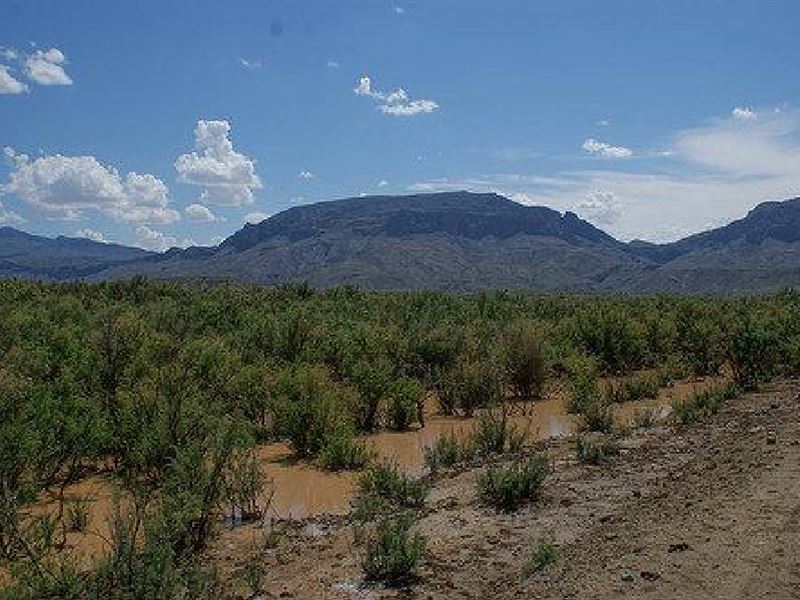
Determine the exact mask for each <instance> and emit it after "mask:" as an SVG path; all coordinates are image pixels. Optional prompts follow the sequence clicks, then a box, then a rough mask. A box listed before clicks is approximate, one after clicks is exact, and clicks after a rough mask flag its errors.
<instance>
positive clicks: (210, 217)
mask: <svg viewBox="0 0 800 600" xmlns="http://www.w3.org/2000/svg"><path fill="white" fill-rule="evenodd" d="M183 212H184V213H186V218H187V219H189V220H190V221H194V222H195V223H213V222H214V221H222V220H224V219H223V218H222V217H218V216H217V215H215V214H214V213H213V212H211V210H210V209H209V208H208V207H207V206H203V205H202V204H190V205H189V206H187V207H186V208H184V209H183Z"/></svg>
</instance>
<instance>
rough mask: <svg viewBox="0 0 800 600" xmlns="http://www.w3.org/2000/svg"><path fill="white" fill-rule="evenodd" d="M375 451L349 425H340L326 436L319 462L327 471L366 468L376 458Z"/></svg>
mask: <svg viewBox="0 0 800 600" xmlns="http://www.w3.org/2000/svg"><path fill="white" fill-rule="evenodd" d="M374 456H375V451H374V450H373V449H372V448H370V447H369V446H367V444H366V443H365V442H363V441H360V440H358V438H357V437H356V436H355V434H354V433H353V431H352V429H351V428H350V427H347V426H339V427H337V428H336V429H335V430H334V431H332V432H331V433H329V434H328V435H327V436H326V437H325V442H324V443H323V446H322V448H321V449H320V451H319V455H318V458H317V462H318V463H319V464H320V466H321V467H322V468H323V469H325V470H326V471H342V470H356V469H362V468H364V467H365V466H366V465H367V464H369V462H370V461H371V460H372V459H373V458H374Z"/></svg>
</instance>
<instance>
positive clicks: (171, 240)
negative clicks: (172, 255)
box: [133, 225, 194, 252]
mask: <svg viewBox="0 0 800 600" xmlns="http://www.w3.org/2000/svg"><path fill="white" fill-rule="evenodd" d="M133 235H134V239H135V240H136V245H137V246H139V247H140V248H144V249H145V250H154V251H156V252H164V251H165V250H169V249H170V248H176V247H177V248H188V247H189V246H193V245H194V240H192V239H190V238H184V239H182V240H180V241H178V239H177V238H176V237H174V236H171V235H167V234H166V233H164V232H163V231H157V230H155V229H151V228H150V227H148V226H147V225H139V226H138V227H137V228H136V229H134V230H133Z"/></svg>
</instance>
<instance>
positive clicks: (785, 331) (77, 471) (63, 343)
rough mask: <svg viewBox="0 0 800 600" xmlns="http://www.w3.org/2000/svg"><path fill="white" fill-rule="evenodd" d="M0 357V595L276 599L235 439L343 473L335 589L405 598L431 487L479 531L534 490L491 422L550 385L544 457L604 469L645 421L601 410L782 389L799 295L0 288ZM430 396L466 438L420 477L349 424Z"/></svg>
mask: <svg viewBox="0 0 800 600" xmlns="http://www.w3.org/2000/svg"><path fill="white" fill-rule="evenodd" d="M0 357H1V358H0V586H2V591H0V598H8V599H12V598H13V599H17V598H19V599H26V598H31V599H34V598H64V599H66V598H73V599H84V598H85V599H89V598H98V599H99V598H110V599H119V600H122V599H125V600H127V599H136V598H158V599H165V600H171V599H176V598H248V597H258V596H259V595H260V594H263V595H269V594H272V593H275V595H277V594H278V593H279V591H280V590H278V589H276V586H277V585H278V584H276V583H275V582H274V579H273V578H272V577H270V576H269V574H268V573H266V572H265V569H266V566H265V565H266V564H267V562H268V561H267V560H266V559H265V554H264V553H265V552H267V553H270V554H269V555H270V556H275V555H279V554H280V552H281V548H282V547H283V546H282V545H283V544H287V543H288V545H289V547H291V548H296V545H295V544H296V538H291V537H288V538H286V539H283V538H282V536H289V534H288V533H286V532H287V531H290V530H291V528H292V527H294V525H297V526H298V527H299V525H298V524H294V525H292V524H288V525H287V524H284V525H283V526H274V524H268V523H267V518H266V517H267V514H268V508H269V499H270V494H271V493H274V492H275V490H274V489H272V487H271V486H272V483H271V482H270V481H268V480H267V479H266V478H265V477H264V474H263V471H262V469H261V468H260V464H259V452H258V449H259V448H260V447H263V446H264V445H267V444H272V443H275V442H282V443H285V444H288V447H289V448H290V449H291V452H292V454H293V456H292V460H293V461H297V463H298V464H303V465H306V466H309V467H310V468H314V469H319V470H326V471H358V472H360V474H359V475H358V493H357V495H356V497H355V499H354V501H353V506H352V511H351V513H350V514H349V515H347V517H345V518H344V521H343V522H344V523H346V524H347V527H348V529H347V531H348V536H349V537H348V538H347V545H346V547H340V546H341V545H342V544H343V542H342V539H343V538H341V536H340V537H339V538H336V539H337V540H338V541H337V542H336V544H339V545H338V546H337V550H336V552H337V553H338V554H342V553H344V554H347V555H352V556H357V557H358V565H359V568H360V574H359V579H358V582H357V583H356V584H353V585H358V586H361V585H364V586H370V588H371V589H391V586H403V587H407V588H409V589H411V590H414V589H417V588H418V587H419V586H424V585H425V581H426V578H429V574H430V573H431V572H432V570H434V571H435V568H434V566H435V564H434V563H432V562H431V561H432V560H433V559H432V558H431V557H432V556H435V555H436V548H437V543H438V541H437V539H435V538H432V537H431V533H433V534H435V533H436V531H437V530H436V529H435V528H434V529H432V530H430V531H428V532H427V535H426V534H425V533H423V532H422V531H421V528H420V522H421V519H424V518H425V515H426V514H427V513H426V511H430V510H432V505H431V502H432V500H431V498H435V497H436V493H435V488H436V486H437V485H439V483H441V482H442V481H451V482H453V481H463V478H464V477H469V481H470V485H471V486H472V488H473V489H474V495H475V498H476V501H475V504H474V506H472V507H471V508H470V510H474V511H482V512H481V513H480V514H492V515H501V516H500V517H498V518H501V519H509V518H514V517H513V515H515V514H517V513H518V511H520V510H523V511H524V510H530V507H531V506H536V505H537V503H538V502H542V498H543V497H546V496H547V493H548V491H547V490H548V486H549V485H550V482H551V480H553V479H554V477H556V476H555V475H554V473H555V472H556V471H557V469H556V468H555V466H554V463H553V460H554V459H553V456H552V455H551V454H549V453H548V452H547V449H546V446H547V444H546V443H544V444H543V443H541V441H535V440H532V439H530V438H529V437H528V436H526V433H525V432H524V431H521V430H520V429H519V428H517V427H515V425H514V422H513V419H512V418H511V416H510V415H511V414H512V412H513V411H514V410H519V407H520V406H523V407H524V406H526V405H530V403H535V402H537V401H540V400H541V399H542V398H543V397H544V396H545V395H546V394H547V393H548V391H549V390H551V389H553V388H555V387H557V388H558V389H562V390H564V391H565V392H564V396H565V398H564V402H565V404H566V408H567V410H569V412H571V413H573V414H574V415H576V418H577V419H578V420H579V422H580V424H581V432H580V434H579V435H577V436H575V439H570V440H568V443H569V446H568V447H566V450H565V448H562V450H563V451H566V452H568V454H569V456H570V460H574V461H575V462H576V463H578V464H580V465H581V466H582V468H586V469H604V468H608V465H609V464H613V463H614V461H615V460H622V459H620V458H619V455H620V452H621V450H624V449H625V446H626V443H627V442H626V437H625V436H626V434H627V433H628V431H627V430H629V429H630V428H638V429H643V430H644V429H648V428H652V427H654V426H658V425H660V424H663V417H662V416H659V415H655V414H650V413H645V412H643V413H641V414H637V416H636V419H635V420H634V422H633V424H631V425H627V426H625V427H623V426H622V424H621V423H619V422H618V421H617V420H615V416H614V415H615V412H614V409H615V407H617V406H620V405H624V404H627V403H631V402H636V401H639V400H641V399H643V398H652V397H655V396H656V395H657V394H658V392H659V390H661V389H663V388H665V387H668V386H671V385H674V384H675V383H676V382H679V381H686V380H692V379H697V378H713V377H716V378H720V381H722V382H723V383H720V384H719V385H714V386H711V387H707V388H704V389H703V390H702V391H699V392H698V393H696V394H693V395H692V396H691V397H687V398H682V399H680V400H679V401H676V402H675V403H674V405H673V406H672V407H671V409H670V411H669V412H670V416H669V421H670V426H671V427H675V428H686V427H690V426H692V425H693V424H696V423H701V422H703V421H705V420H707V419H709V418H710V417H712V416H714V415H716V414H717V413H718V412H719V411H720V410H722V409H723V407H724V406H725V405H726V403H728V402H730V401H732V400H733V399H734V398H737V397H739V396H740V395H741V394H742V393H745V392H752V391H755V390H757V389H759V388H760V387H762V386H764V385H766V384H769V383H770V382H771V381H773V380H778V379H780V380H787V379H790V378H792V377H795V376H797V375H800V295H798V294H797V293H794V292H789V291H787V292H782V293H777V294H773V295H768V296H757V297H735V298H734V297H706V298H700V297H668V296H652V297H625V296H602V297H599V296H575V295H552V296H534V295H529V294H525V293H521V292H502V291H498V292H485V293H480V294H472V295H448V294H445V293H427V292H414V293H382V294H378V293H369V292H363V291H360V290H358V289H356V288H353V287H340V288H334V289H329V290H326V291H322V292H320V291H316V290H314V289H312V288H311V287H308V286H305V285H292V286H284V287H279V288H260V287H248V286H233V285H215V286H204V285H201V284H191V285H190V284H179V283H155V282H150V281H147V280H145V279H141V278H135V279H132V280H129V281H122V282H113V283H100V284H82V283H70V284H67V283H64V284H43V283H34V282H22V281H3V282H0ZM432 402H433V403H435V411H436V412H437V413H439V414H444V415H450V416H454V417H459V418H463V419H472V420H473V421H474V423H475V424H474V427H473V428H472V429H471V433H470V435H469V436H467V437H466V438H457V437H455V436H453V437H448V436H444V437H441V438H439V439H438V440H436V441H435V443H433V444H432V445H431V446H430V447H429V448H426V450H425V462H426V468H425V472H424V474H422V475H421V476H419V474H414V475H412V474H409V473H406V472H404V471H403V469H401V468H399V467H398V466H397V465H395V464H392V463H389V462H384V461H382V460H381V459H380V458H378V456H377V454H376V452H375V450H374V448H373V446H372V445H370V444H369V443H367V441H366V440H367V437H366V436H367V434H371V433H374V432H377V431H382V430H392V431H398V432H403V431H409V430H412V429H414V430H418V429H420V428H424V427H425V420H426V419H425V417H426V415H430V411H426V410H425V407H426V406H430V405H431V403H432ZM473 471H474V473H473ZM98 474H102V475H103V477H104V478H105V479H106V480H108V481H111V482H113V485H114V490H115V492H114V498H113V502H112V503H111V505H110V507H107V515H106V520H107V521H108V527H107V528H106V529H104V531H103V532H94V533H93V534H94V535H97V536H99V537H101V538H102V540H101V542H102V543H100V544H98V545H97V546H98V547H99V548H101V549H102V551H100V552H98V553H96V554H95V555H93V556H91V557H87V556H86V555H85V554H83V553H81V552H78V551H77V549H76V544H75V539H76V534H78V533H81V532H85V531H86V530H87V524H88V523H89V521H90V516H91V513H92V511H93V506H92V503H91V501H90V500H89V499H81V498H79V497H76V496H75V494H74V493H71V491H72V490H75V489H80V485H81V484H86V482H87V481H90V480H91V478H92V477H95V476H97V475H98ZM459 478H460V479H459ZM445 485H451V484H445ZM432 490H433V491H432ZM68 492H69V493H68ZM44 497H48V498H51V499H53V501H52V502H49V503H47V507H48V508H47V510H39V509H37V507H40V506H41V504H42V503H41V502H40V501H41V499H42V498H44ZM519 514H521V513H519ZM520 518H521V517H520ZM231 527H234V528H241V529H239V531H243V530H244V529H245V528H249V529H248V530H249V531H250V530H252V529H253V528H254V527H257V528H258V529H259V531H260V532H261V534H263V535H261V537H260V538H259V542H258V543H259V551H258V552H253V551H252V547H251V546H250V545H248V547H247V551H246V552H245V550H244V549H242V551H241V552H234V553H233V554H235V555H236V560H231V558H230V553H226V552H222V551H221V550H220V548H221V547H222V546H221V543H220V540H221V537H220V536H225V535H229V534H230V528H231ZM429 529H430V528H429ZM282 532H283V533H282ZM501 537H502V536H501ZM227 539H228V541H229V542H230V543H240V542H242V538H241V536H239V537H237V536H236V535H233V536H230V535H229V538H227ZM287 540H289V541H288V542H287ZM557 540H559V534H558V532H554V535H553V536H542V537H541V538H540V539H536V540H531V543H530V545H529V546H528V547H520V548H518V552H519V553H520V555H525V556H527V557H528V558H527V560H526V562H525V564H524V565H523V566H522V567H521V570H520V575H519V576H520V577H534V578H535V577H539V576H540V574H542V573H546V572H547V570H548V569H551V568H556V567H558V565H559V562H560V561H561V556H560V553H559V548H558V544H557V543H556V541H557ZM248 543H250V542H248ZM498 543H502V540H500V541H498ZM338 554H337V555H338ZM243 557H247V560H244V558H243ZM336 560H341V559H336ZM432 565H433V566H432ZM551 565H554V566H551ZM523 572H524V573H525V575H522V573H523ZM307 584H308V583H307ZM320 585H322V584H320ZM386 586H389V587H386ZM331 589H333V588H331V587H330V585H329V584H327V583H326V584H325V585H324V589H322V588H319V589H316V590H315V591H316V592H317V593H318V595H319V596H320V597H324V596H325V593H327V592H326V590H327V591H330V590H331ZM336 589H339V588H336ZM306 593H310V592H309V590H308V589H306Z"/></svg>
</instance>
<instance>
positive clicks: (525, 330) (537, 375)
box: [504, 321, 547, 398]
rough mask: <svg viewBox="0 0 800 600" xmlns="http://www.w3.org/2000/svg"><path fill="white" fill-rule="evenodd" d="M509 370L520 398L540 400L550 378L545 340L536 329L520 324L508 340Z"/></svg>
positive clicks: (514, 388) (506, 369)
mask: <svg viewBox="0 0 800 600" xmlns="http://www.w3.org/2000/svg"><path fill="white" fill-rule="evenodd" d="M504 359H505V361H504V362H505V371H506V376H507V377H508V381H509V383H510V384H511V387H512V389H513V390H514V393H515V394H516V396H517V397H520V398H540V397H541V395H542V392H543V390H544V384H545V381H546V378H547V367H546V364H545V358H544V352H543V350H542V341H541V339H540V338H539V336H538V335H537V333H536V331H535V329H534V328H533V326H532V325H531V324H530V323H528V322H526V321H518V322H516V323H514V324H513V325H512V326H511V327H509V329H508V331H507V332H506V335H505V338H504Z"/></svg>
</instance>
